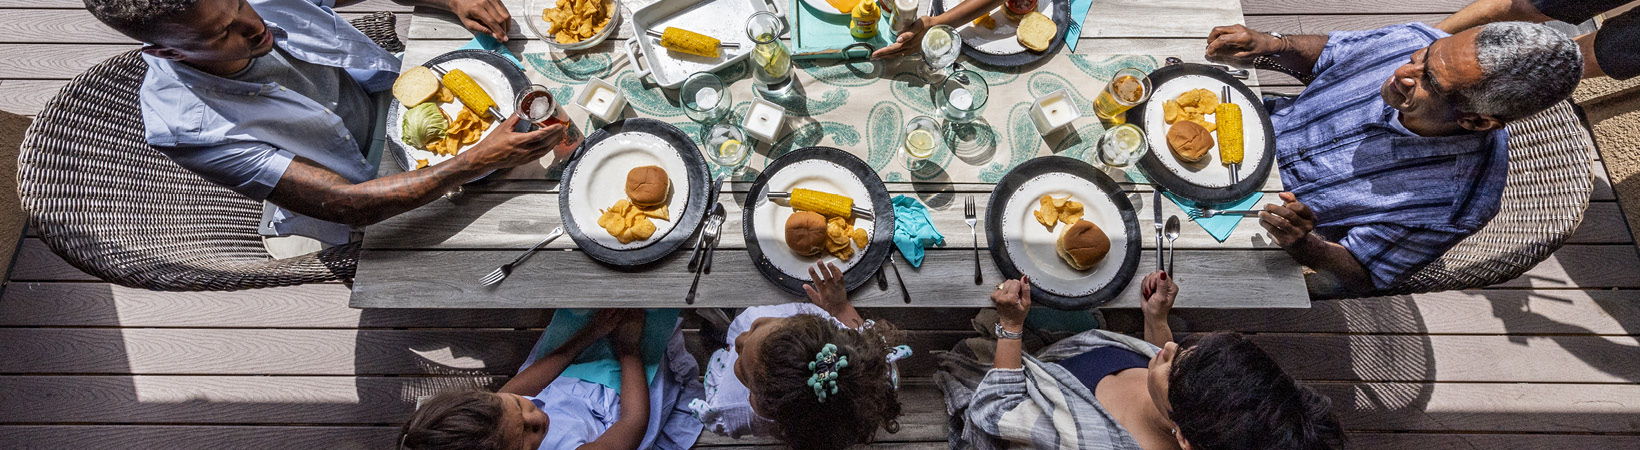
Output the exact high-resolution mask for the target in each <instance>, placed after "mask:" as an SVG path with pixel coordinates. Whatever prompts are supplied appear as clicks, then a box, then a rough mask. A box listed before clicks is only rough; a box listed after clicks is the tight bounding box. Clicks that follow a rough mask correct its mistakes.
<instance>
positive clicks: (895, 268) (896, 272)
mask: <svg viewBox="0 0 1640 450" xmlns="http://www.w3.org/2000/svg"><path fill="white" fill-rule="evenodd" d="M886 262H887V263H888V268H889V269H891V270H893V271H894V282H896V283H900V298H901V299H904V300H905V304H907V305H909V304H911V293H910V292H907V291H906V290H905V279H904V278H900V267H899V266H896V265H894V253H892V252H890V253H889V254H888V260H887V261H886Z"/></svg>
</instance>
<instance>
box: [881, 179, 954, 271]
mask: <svg viewBox="0 0 1640 450" xmlns="http://www.w3.org/2000/svg"><path fill="white" fill-rule="evenodd" d="M893 203H894V247H896V248H899V249H900V255H903V256H905V261H906V262H909V263H911V267H922V261H923V256H925V254H924V253H923V247H924V246H927V245H931V244H932V245H945V236H944V235H942V234H940V231H939V230H936V229H934V222H933V221H932V220H929V218H928V207H926V206H923V204H922V203H921V202H918V201H917V199H914V198H911V197H906V196H904V195H897V196H894V200H893Z"/></svg>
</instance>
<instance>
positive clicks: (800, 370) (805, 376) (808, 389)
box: [690, 264, 911, 450]
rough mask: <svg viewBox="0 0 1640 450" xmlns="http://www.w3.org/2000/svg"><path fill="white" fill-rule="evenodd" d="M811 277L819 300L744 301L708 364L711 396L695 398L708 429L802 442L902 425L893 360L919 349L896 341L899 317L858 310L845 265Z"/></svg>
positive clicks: (812, 294) (853, 439)
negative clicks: (892, 319)
mask: <svg viewBox="0 0 1640 450" xmlns="http://www.w3.org/2000/svg"><path fill="white" fill-rule="evenodd" d="M817 269H818V270H817ZM809 276H810V278H811V279H813V280H815V282H814V283H813V284H810V285H804V287H803V288H804V290H805V291H807V293H808V296H809V300H810V301H811V302H812V303H787V304H783V305H772V306H758V307H752V308H746V310H745V311H744V312H742V313H741V314H740V315H739V316H738V317H736V318H735V320H734V322H733V323H731V324H730V325H729V330H728V333H727V336H726V339H725V340H726V341H728V344H729V348H726V349H722V350H718V351H717V352H715V353H713V354H712V359H711V362H709V363H708V366H707V372H706V399H705V400H698V401H695V402H693V403H691V404H690V409H692V410H694V411H695V415H696V416H697V417H699V418H700V420H701V422H702V423H705V424H706V428H707V429H710V430H712V431H713V432H716V433H719V434H724V435H728V436H730V437H734V438H739V437H741V436H744V435H762V436H774V437H776V438H779V439H781V440H782V441H785V443H786V444H787V445H789V446H791V447H792V448H795V449H798V450H809V449H823V450H829V449H841V448H846V447H849V446H853V445H856V444H863V443H868V442H871V440H872V439H873V437H874V436H875V435H876V434H877V429H878V428H884V429H887V430H888V431H889V432H890V433H893V432H897V431H899V422H898V421H897V420H896V419H897V418H898V417H899V416H900V402H899V398H898V396H897V394H896V390H897V388H898V386H897V385H898V383H899V373H898V369H896V368H895V361H898V360H899V359H902V358H904V357H906V356H910V354H911V350H910V349H909V348H907V347H905V346H899V345H897V344H898V341H899V338H900V336H899V333H898V332H897V331H896V330H895V329H894V327H893V326H892V325H889V324H887V323H883V322H874V321H869V320H865V319H862V318H861V317H860V313H859V312H858V311H855V309H854V305H851V304H849V302H848V292H847V291H846V290H845V289H844V287H843V272H842V271H841V270H838V269H837V266H835V265H832V264H822V265H817V266H816V267H814V268H811V269H809Z"/></svg>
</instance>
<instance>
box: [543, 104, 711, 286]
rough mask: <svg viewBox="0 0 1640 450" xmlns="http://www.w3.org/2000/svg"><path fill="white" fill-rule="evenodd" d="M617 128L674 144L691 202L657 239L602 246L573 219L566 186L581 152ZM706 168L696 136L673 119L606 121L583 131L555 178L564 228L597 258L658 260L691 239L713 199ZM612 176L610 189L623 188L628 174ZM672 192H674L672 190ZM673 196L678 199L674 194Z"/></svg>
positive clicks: (637, 262) (626, 263)
mask: <svg viewBox="0 0 1640 450" xmlns="http://www.w3.org/2000/svg"><path fill="white" fill-rule="evenodd" d="M620 133H643V134H648V135H652V136H655V137H658V138H660V139H661V140H663V141H666V143H667V144H671V146H672V148H673V149H674V150H676V151H677V152H678V155H679V156H681V157H682V158H683V164H684V166H687V170H688V174H687V177H688V179H689V190H688V193H687V195H688V196H689V197H688V198H689V203H688V204H687V205H685V206H684V208H683V214H682V215H681V217H675V218H673V220H676V221H677V222H675V223H674V224H673V225H672V229H671V230H670V231H667V232H666V234H665V235H663V236H661V237H660V241H658V242H655V243H652V244H649V245H646V246H643V247H639V248H635V249H631V250H617V249H613V248H609V247H605V246H603V245H602V244H599V243H598V241H595V240H593V239H592V238H591V237H588V236H587V235H586V231H585V230H582V229H581V228H580V227H579V226H577V225H576V222H575V212H574V211H571V210H570V207H569V196H570V194H572V193H573V191H571V189H570V186H572V184H571V183H570V180H571V179H572V178H573V177H574V176H575V168H576V166H577V165H578V164H580V162H581V156H582V155H585V154H586V152H587V151H590V150H591V149H592V147H593V146H595V145H597V144H598V143H599V142H603V140H604V139H609V138H610V137H611V136H614V135H616V134H620ZM706 170H707V169H706V160H705V159H703V158H701V156H700V151H699V150H698V149H697V148H696V147H695V141H694V140H693V139H690V138H689V135H687V134H684V133H683V130H679V129H678V127H675V126H672V124H669V123H666V122H661V121H659V120H654V119H644V118H633V119H626V120H621V121H618V122H615V123H611V124H609V125H605V126H604V127H603V128H599V129H598V131H595V132H593V133H592V134H591V135H589V136H587V138H586V140H585V141H582V142H581V146H580V147H576V149H575V155H574V156H573V157H572V158H571V159H570V161H569V164H568V165H566V166H564V176H563V179H562V180H561V181H560V182H559V183H558V186H559V187H560V188H559V191H558V215H559V217H561V218H563V221H564V232H566V233H568V234H569V237H570V238H571V239H574V240H575V245H576V246H577V247H580V248H581V251H583V252H586V254H587V256H589V257H591V258H592V259H594V260H597V261H598V262H602V263H605V264H610V265H615V266H620V267H635V266H641V265H644V264H649V263H652V262H655V261H658V260H660V259H661V258H664V257H666V255H670V254H672V252H675V251H677V250H678V249H679V248H682V247H683V245H684V243H687V242H689V238H690V237H693V236H694V235H695V231H697V230H699V229H700V226H701V219H702V218H704V217H706V211H707V210H708V209H710V208H711V206H712V204H713V203H716V201H717V199H709V198H706V197H707V196H709V195H710V191H711V189H712V187H711V184H710V179H709V178H708V176H707V174H706ZM616 181H617V182H611V183H610V189H625V186H626V180H624V179H622V180H616ZM673 195H676V193H674V194H673ZM674 201H676V200H675V199H674ZM592 232H594V233H603V232H605V231H604V230H603V229H597V230H592Z"/></svg>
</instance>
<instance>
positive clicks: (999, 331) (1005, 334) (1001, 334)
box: [994, 322, 1025, 341]
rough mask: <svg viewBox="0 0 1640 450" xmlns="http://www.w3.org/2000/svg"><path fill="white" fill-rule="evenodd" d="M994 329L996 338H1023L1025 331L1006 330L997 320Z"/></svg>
mask: <svg viewBox="0 0 1640 450" xmlns="http://www.w3.org/2000/svg"><path fill="white" fill-rule="evenodd" d="M994 331H996V335H997V339H1009V340H1015V341H1017V340H1021V339H1025V333H1017V332H1013V331H1008V330H1007V329H1004V328H1002V322H997V326H996V329H995V330H994Z"/></svg>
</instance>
